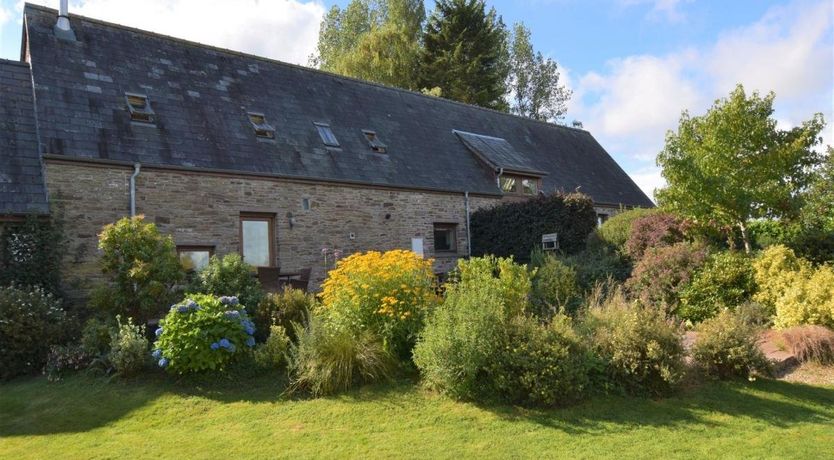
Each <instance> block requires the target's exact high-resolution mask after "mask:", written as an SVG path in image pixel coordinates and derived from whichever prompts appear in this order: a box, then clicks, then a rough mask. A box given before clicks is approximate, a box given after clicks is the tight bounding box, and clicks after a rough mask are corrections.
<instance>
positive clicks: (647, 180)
mask: <svg viewBox="0 0 834 460" xmlns="http://www.w3.org/2000/svg"><path fill="white" fill-rule="evenodd" d="M629 175H630V176H631V179H632V180H634V182H636V183H637V186H638V187H640V189H641V190H643V193H645V194H646V195H647V196H648V197H649V198H651V199H652V201H654V192H655V191H656V190H657V189H659V188H663V187H664V186H665V185H666V180H665V179H663V177H662V176H661V175H660V168H658V167H657V166H647V167H645V168H641V169H638V170H636V171H632V172H631V174H629Z"/></svg>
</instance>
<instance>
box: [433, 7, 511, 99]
mask: <svg viewBox="0 0 834 460" xmlns="http://www.w3.org/2000/svg"><path fill="white" fill-rule="evenodd" d="M507 35H508V34H507V30H506V27H505V26H504V23H503V22H502V20H501V17H500V16H498V14H497V13H496V12H495V9H494V8H491V9H490V10H489V11H486V5H485V4H484V1H483V0H438V1H437V4H436V6H435V10H434V12H433V13H432V15H431V17H430V18H429V21H428V24H427V26H426V32H425V35H424V38H423V42H424V46H423V50H422V54H421V73H420V86H421V87H422V88H427V89H432V88H439V89H440V94H441V95H442V96H443V97H445V98H447V99H453V100H456V101H460V102H465V103H468V104H475V105H480V106H482V107H487V108H492V109H498V110H507V109H508V106H507V102H506V100H505V99H504V95H505V94H506V92H507V88H506V80H507V76H508V71H509V50H508V46H507V38H508V37H507Z"/></svg>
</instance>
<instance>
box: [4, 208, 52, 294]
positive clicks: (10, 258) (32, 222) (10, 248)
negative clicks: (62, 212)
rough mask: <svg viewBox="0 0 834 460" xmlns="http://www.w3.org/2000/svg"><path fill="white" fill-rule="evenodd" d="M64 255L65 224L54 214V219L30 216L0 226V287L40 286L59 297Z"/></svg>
mask: <svg viewBox="0 0 834 460" xmlns="http://www.w3.org/2000/svg"><path fill="white" fill-rule="evenodd" d="M53 211H54V210H53ZM65 252H66V238H65V237H64V230H63V221H62V220H61V218H60V217H55V212H53V217H52V218H51V219H43V218H41V217H38V216H28V217H27V218H26V220H24V221H23V222H20V223H3V224H0V286H6V285H9V284H17V285H22V286H41V287H42V288H43V289H44V290H46V291H47V292H49V293H51V294H52V295H55V296H59V295H60V294H61V260H62V259H63V256H64V253H65Z"/></svg>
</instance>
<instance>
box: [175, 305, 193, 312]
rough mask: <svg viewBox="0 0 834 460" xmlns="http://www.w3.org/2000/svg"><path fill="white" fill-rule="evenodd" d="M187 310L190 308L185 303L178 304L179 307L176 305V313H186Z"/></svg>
mask: <svg viewBox="0 0 834 460" xmlns="http://www.w3.org/2000/svg"><path fill="white" fill-rule="evenodd" d="M189 311H191V310H190V309H189V308H188V306H186V305H180V306H179V307H177V312H178V313H188V312H189Z"/></svg>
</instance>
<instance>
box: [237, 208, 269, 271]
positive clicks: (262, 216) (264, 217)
mask: <svg viewBox="0 0 834 460" xmlns="http://www.w3.org/2000/svg"><path fill="white" fill-rule="evenodd" d="M244 221H257V222H267V224H268V225H269V227H268V229H267V233H268V236H269V265H265V267H277V266H278V264H277V259H276V257H275V214H273V213H267V212H242V213H240V217H239V218H238V226H237V227H238V238H239V240H240V242H239V243H238V247H239V252H240V257H241V258H243V222H244Z"/></svg>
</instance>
